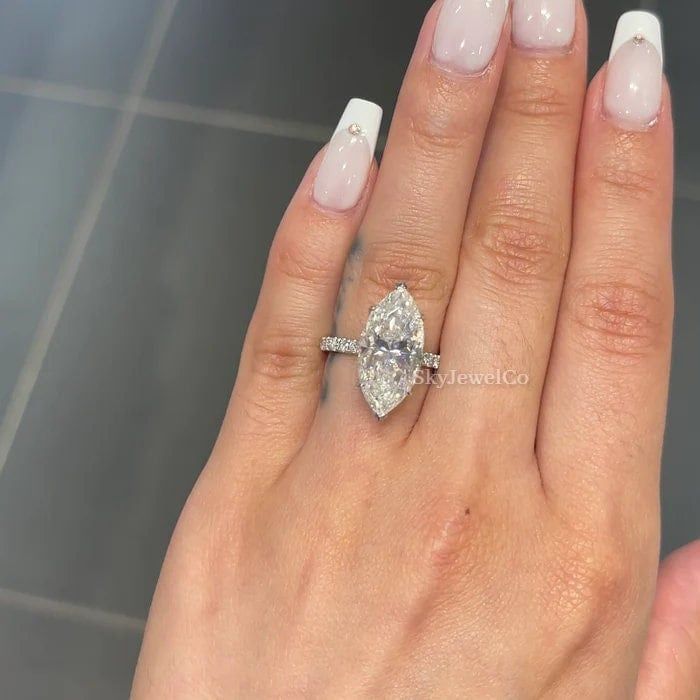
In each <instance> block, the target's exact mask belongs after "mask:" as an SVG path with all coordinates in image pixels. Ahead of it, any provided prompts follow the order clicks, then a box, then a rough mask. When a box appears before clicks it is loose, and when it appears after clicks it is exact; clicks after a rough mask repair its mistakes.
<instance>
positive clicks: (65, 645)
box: [0, 0, 700, 700]
mask: <svg viewBox="0 0 700 700" xmlns="http://www.w3.org/2000/svg"><path fill="white" fill-rule="evenodd" d="M643 5H644V6H645V7H650V8H652V9H656V10H658V11H659V12H660V13H661V15H662V17H663V19H664V21H665V25H666V37H667V54H668V70H669V74H670V77H671V80H672V83H673V85H674V88H675V101H676V109H677V117H678V123H679V134H678V145H679V148H678V155H679V157H678V174H679V181H678V187H677V192H678V198H677V207H676V224H675V243H674V244H675V252H676V259H677V264H676V273H677V294H678V318H677V341H676V347H675V355H674V373H673V382H672V384H673V385H672V395H671V410H670V417H669V427H668V440H667V447H666V454H665V471H664V483H663V505H664V519H665V528H664V549H665V550H666V551H668V550H670V549H671V548H673V547H676V546H678V545H680V544H682V543H684V542H687V541H689V540H691V539H694V538H696V537H698V536H700V513H699V512H698V507H697V502H698V494H700V469H698V463H699V462H700V460H699V457H700V449H699V448H698V444H697V441H696V439H695V438H696V433H697V415H698V396H700V379H699V377H698V372H697V367H696V362H697V357H698V356H700V352H699V351H700V317H699V315H698V312H697V309H698V308H699V307H700V283H699V282H698V279H699V278H698V276H697V273H696V260H697V259H698V256H699V254H700V242H699V241H700V238H699V237H698V235H697V230H698V222H700V143H699V142H698V139H699V137H698V131H697V126H696V125H697V123H698V117H700V98H698V91H697V89H696V87H694V86H695V85H696V80H697V76H696V75H694V74H693V73H692V70H693V68H692V66H693V57H694V55H695V47H694V45H693V42H694V40H695V37H694V36H692V35H691V31H692V30H691V27H693V26H697V23H698V21H700V8H699V7H698V6H697V5H696V4H695V3H693V4H691V3H685V2H678V1H677V0H667V1H664V0H660V1H658V2H646V3H643ZM427 6H428V2H427V0H420V1H419V0H384V1H383V2H377V1H376V0H353V2H352V3H347V2H340V1H339V2H329V1H328V0H269V1H268V2H266V3H259V2H257V3H254V2H243V1H240V2H231V0H210V1H209V2H206V3H203V2H200V1H199V0H120V2H116V3H115V2H113V1H112V0H5V1H4V2H3V3H1V4H0V417H2V418H1V422H0V697H2V698H10V699H12V700H15V699H19V700H23V699H24V698H27V699H32V700H35V699H37V698H52V699H59V700H60V699H61V698H71V700H72V699H74V698H77V697H80V698H100V699H101V700H102V699H105V700H109V699H110V698H125V697H126V696H127V694H128V687H129V681H130V676H131V673H132V670H133V664H134V662H135V659H136V656H137V653H138V647H139V644H140V637H141V632H142V627H143V620H144V618H145V615H146V612H147V607H148V602H149V599H150V596H151V593H152V590H153V586H154V584H155V580H156V576H157V573H158V569H159V566H160V562H161V560H162V556H163V554H164V551H165V547H166V545H167V542H168V538H169V535H170V532H171V529H172V526H173V524H174V522H175V519H176V517H177V514H178V512H179V509H180V508H181V506H182V503H183V501H184V499H185V497H186V494H187V493H188V491H189V489H190V487H191V485H192V483H193V481H194V479H195V478H196V476H197V473H198V472H199V470H200V468H201V466H202V464H203V462H204V460H205V459H206V456H207V454H208V452H209V449H210V446H211V444H212V441H213V439H214V437H215V434H216V431H217V429H218V425H219V422H220V420H221V417H222V414H223V411H224V408H225V405H226V401H227V398H228V394H229V391H230V388H231V384H232V382H233V378H234V375H235V370H236V362H237V357H238V353H239V350H240V346H241V341H242V338H243V334H244V332H245V326H246V323H247V321H248V318H249V316H250V313H251V310H252V306H253V304H254V301H255V297H256V294H257V288H258V285H259V282H260V278H261V274H262V269H263V265H264V260H265V255H266V251H267V247H268V245H269V242H270V240H271V237H272V235H273V232H274V229H275V226H276V223H277V221H278V220H279V217H280V215H281V213H282V212H283V210H284V207H285V205H286V202H287V200H288V199H289V196H290V195H291V193H292V191H293V189H294V187H295V184H296V182H297V181H298V179H299V177H300V176H301V174H302V173H303V171H304V169H305V167H306V164H307V162H308V160H309V159H310V157H311V156H312V155H313V153H314V152H315V150H316V149H317V147H318V144H319V143H321V142H323V141H324V140H325V138H326V137H327V136H328V134H329V132H330V129H331V128H332V126H333V122H334V120H335V119H336V117H337V115H338V113H339V111H340V109H341V108H342V107H343V105H344V102H345V100H346V98H347V97H348V96H351V95H355V94H360V95H363V96H366V97H368V98H370V99H374V100H377V101H379V102H381V103H382V104H384V105H386V106H387V108H389V110H390V109H391V107H392V106H393V104H394V101H395V95H396V91H397V88H398V85H399V82H400V77H401V74H402V72H403V70H404V67H405V65H406V63H407V61H408V58H409V55H410V51H411V45H412V43H413V40H414V37H415V34H416V32H417V30H418V27H419V26H420V22H421V19H422V16H423V13H424V12H425V10H426V8H427ZM588 6H589V14H590V21H591V68H592V70H593V69H596V68H597V67H598V66H599V65H600V63H601V62H602V61H603V60H604V57H605V54H606V52H607V47H608V42H609V39H610V34H611V31H612V28H613V26H614V22H615V18H616V16H617V14H619V12H620V11H622V10H625V9H631V8H633V7H634V6H635V3H632V2H619V1H617V0H615V1H611V0H590V1H589V3H588ZM689 15H692V17H689ZM358 35H359V36H362V37H363V41H364V45H363V47H362V48H361V50H357V47H355V46H354V45H353V41H354V38H355V37H356V36H358ZM263 193H264V200H263Z"/></svg>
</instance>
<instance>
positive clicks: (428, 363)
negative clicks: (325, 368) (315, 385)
mask: <svg viewBox="0 0 700 700" xmlns="http://www.w3.org/2000/svg"><path fill="white" fill-rule="evenodd" d="M321 351H322V352H337V353H340V354H341V355H359V354H360V344H359V343H358V341H357V340H352V339H350V338H338V337H337V336H326V337H325V338H321ZM421 367H424V368H425V369H434V370H437V369H439V368H440V355H436V354H435V353H433V352H424V353H423V361H422V363H421Z"/></svg>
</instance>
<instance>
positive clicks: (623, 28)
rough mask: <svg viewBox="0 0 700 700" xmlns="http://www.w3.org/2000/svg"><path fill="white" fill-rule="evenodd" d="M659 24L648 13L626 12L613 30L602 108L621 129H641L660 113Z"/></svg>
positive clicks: (661, 66) (660, 53)
mask: <svg viewBox="0 0 700 700" xmlns="http://www.w3.org/2000/svg"><path fill="white" fill-rule="evenodd" d="M662 91H663V45H662V40H661V24H660V23H659V20H658V19H657V18H656V17H655V16H654V15H652V14H651V13H649V12H627V13H625V14H624V15H622V17H620V20H619V22H618V23H617V29H616V30H615V38H614V39H613V44H612V49H611V51H610V61H609V63H608V69H607V73H606V77H605V91H604V94H603V106H604V108H605V111H606V113H607V114H608V115H609V116H610V117H611V118H612V119H613V120H614V121H616V122H617V123H618V124H619V125H620V126H622V127H624V128H629V129H642V128H644V127H647V126H649V125H651V124H652V123H653V122H654V121H655V119H656V118H657V116H658V114H659V110H660V109H661V95H662Z"/></svg>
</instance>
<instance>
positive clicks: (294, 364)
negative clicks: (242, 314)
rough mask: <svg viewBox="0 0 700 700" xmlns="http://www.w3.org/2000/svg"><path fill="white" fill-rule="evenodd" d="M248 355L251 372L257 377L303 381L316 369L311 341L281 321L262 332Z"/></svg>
mask: <svg viewBox="0 0 700 700" xmlns="http://www.w3.org/2000/svg"><path fill="white" fill-rule="evenodd" d="M250 358H251V365H252V366H251V370H252V373H253V375H254V376H255V377H258V378H261V379H267V380H276V381H280V380H299V381H301V382H306V381H307V380H308V379H309V378H310V377H312V376H315V375H316V374H318V373H319V371H320V362H319V359H318V352H317V348H316V345H315V342H314V341H312V340H311V339H310V338H309V337H306V336H304V335H302V334H301V333H300V332H299V330H297V329H293V328H289V327H287V326H286V325H285V324H279V325H278V327H277V328H276V329H274V330H268V331H267V332H265V333H262V334H261V336H260V338H258V339H257V340H256V341H255V342H254V343H253V345H252V347H251V353H250Z"/></svg>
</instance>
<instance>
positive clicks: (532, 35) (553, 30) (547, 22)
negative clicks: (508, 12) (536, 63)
mask: <svg viewBox="0 0 700 700" xmlns="http://www.w3.org/2000/svg"><path fill="white" fill-rule="evenodd" d="M575 29H576V0H514V3H513V42H514V43H515V44H516V45H517V46H520V47H521V48H524V49H541V50H544V51H548V50H552V49H564V48H566V47H568V46H570V45H571V42H572V41H573V38H574V30H575Z"/></svg>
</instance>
